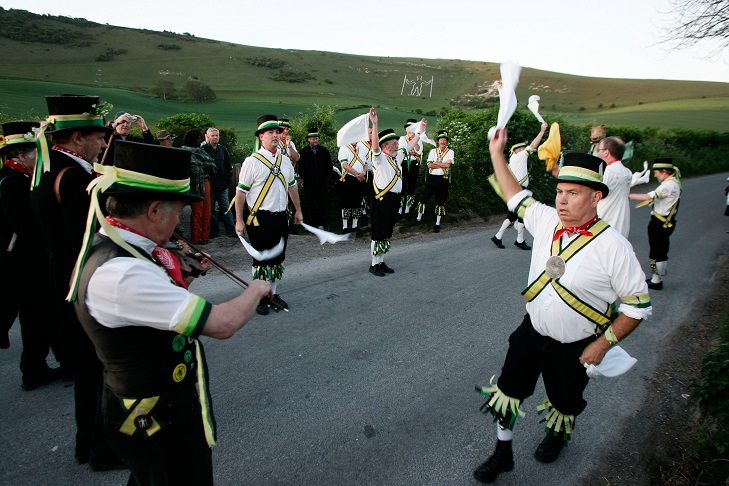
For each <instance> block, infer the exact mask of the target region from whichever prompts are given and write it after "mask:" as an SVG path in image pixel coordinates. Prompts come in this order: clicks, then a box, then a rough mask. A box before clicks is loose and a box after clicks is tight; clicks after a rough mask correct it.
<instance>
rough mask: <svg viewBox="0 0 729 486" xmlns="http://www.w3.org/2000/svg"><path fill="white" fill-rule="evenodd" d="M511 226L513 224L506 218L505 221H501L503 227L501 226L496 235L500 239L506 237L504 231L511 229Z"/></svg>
mask: <svg viewBox="0 0 729 486" xmlns="http://www.w3.org/2000/svg"><path fill="white" fill-rule="evenodd" d="M509 226H511V221H509V220H508V219H505V220H504V222H503V223H501V228H499V232H498V233H496V237H497V238H498V239H502V238H503V237H504V232H505V231H506V230H507V229H509Z"/></svg>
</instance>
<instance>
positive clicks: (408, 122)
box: [403, 118, 418, 128]
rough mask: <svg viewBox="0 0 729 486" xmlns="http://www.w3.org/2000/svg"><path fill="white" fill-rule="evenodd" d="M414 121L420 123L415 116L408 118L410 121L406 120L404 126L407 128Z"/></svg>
mask: <svg viewBox="0 0 729 486" xmlns="http://www.w3.org/2000/svg"><path fill="white" fill-rule="evenodd" d="M413 123H418V120H416V119H415V118H408V121H406V122H405V126H404V127H403V128H407V127H409V126H410V125H412V124H413Z"/></svg>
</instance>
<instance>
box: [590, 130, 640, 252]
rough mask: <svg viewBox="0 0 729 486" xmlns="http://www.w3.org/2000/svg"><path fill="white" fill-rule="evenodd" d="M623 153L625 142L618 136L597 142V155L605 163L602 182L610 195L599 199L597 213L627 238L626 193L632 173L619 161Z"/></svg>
mask: <svg viewBox="0 0 729 486" xmlns="http://www.w3.org/2000/svg"><path fill="white" fill-rule="evenodd" d="M624 153H625V142H624V141H623V139H621V138H620V137H605V138H603V139H602V140H600V142H599V143H598V148H597V156H598V157H600V158H601V159H602V160H604V161H605V164H607V166H606V167H605V174H603V182H605V185H606V186H608V189H610V195H609V196H607V197H605V198H603V199H601V200H600V203H599V204H598V205H597V214H599V215H600V218H601V219H603V220H605V221H606V222H607V223H608V224H609V225H610V226H612V227H613V228H615V229H616V230H618V232H619V233H620V234H621V235H623V236H625V238H626V239H627V238H628V234H629V233H630V200H629V199H628V194H629V193H630V182H631V180H632V179H633V173H632V172H630V169H628V168H627V167H625V166H624V165H623V163H622V161H621V160H622V158H623V154H624Z"/></svg>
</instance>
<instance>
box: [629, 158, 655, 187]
mask: <svg viewBox="0 0 729 486" xmlns="http://www.w3.org/2000/svg"><path fill="white" fill-rule="evenodd" d="M650 178H651V174H650V171H649V170H648V161H647V160H645V161H643V170H642V171H640V172H633V176H632V178H631V180H630V187H634V186H639V185H641V184H648V181H650Z"/></svg>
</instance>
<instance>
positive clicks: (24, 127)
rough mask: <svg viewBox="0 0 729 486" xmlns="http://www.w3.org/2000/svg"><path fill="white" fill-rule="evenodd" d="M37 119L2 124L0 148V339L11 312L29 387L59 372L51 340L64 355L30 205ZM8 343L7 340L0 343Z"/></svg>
mask: <svg viewBox="0 0 729 486" xmlns="http://www.w3.org/2000/svg"><path fill="white" fill-rule="evenodd" d="M39 127H40V124H39V123H33V122H12V123H5V124H3V134H4V137H3V140H2V142H0V153H1V154H2V157H3V159H4V160H5V162H4V165H3V167H2V169H0V258H1V260H0V262H1V263H0V264H1V265H2V268H3V274H2V278H1V279H0V299H1V300H0V302H2V303H1V304H0V308H2V311H1V312H2V322H0V326H1V327H2V328H1V329H0V339H4V340H5V341H6V342H7V331H8V329H10V327H11V326H12V325H13V322H14V321H15V318H16V317H18V318H19V321H20V333H21V339H22V341H23V352H22V353H21V355H20V371H21V373H22V379H23V390H26V391H29V390H33V389H35V388H37V387H39V386H41V385H43V384H45V383H48V382H50V381H53V380H55V379H57V378H59V377H60V376H61V373H60V372H61V370H60V368H54V369H51V368H49V367H48V363H47V362H46V358H47V357H48V351H49V347H50V345H51V343H52V344H53V345H54V353H55V355H56V360H57V361H58V362H63V360H64V357H63V355H62V352H61V350H60V348H59V347H58V346H57V344H58V339H57V338H56V336H57V333H55V330H54V328H53V320H52V316H51V313H50V312H49V311H48V309H49V307H50V299H49V294H48V290H49V281H50V276H49V275H48V261H47V260H45V259H44V258H43V255H46V254H48V251H47V249H46V242H45V239H44V238H43V233H42V232H41V229H40V225H39V224H38V220H37V219H36V217H35V215H34V214H33V211H32V210H31V208H30V177H31V175H32V173H33V168H34V167H35V141H34V139H35V133H33V130H34V129H36V130H37V129H38V128H39ZM0 347H7V346H0Z"/></svg>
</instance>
